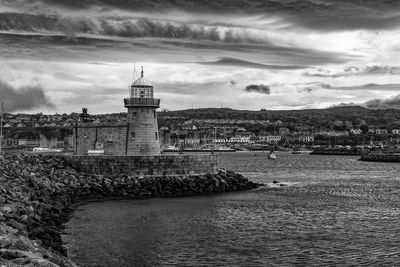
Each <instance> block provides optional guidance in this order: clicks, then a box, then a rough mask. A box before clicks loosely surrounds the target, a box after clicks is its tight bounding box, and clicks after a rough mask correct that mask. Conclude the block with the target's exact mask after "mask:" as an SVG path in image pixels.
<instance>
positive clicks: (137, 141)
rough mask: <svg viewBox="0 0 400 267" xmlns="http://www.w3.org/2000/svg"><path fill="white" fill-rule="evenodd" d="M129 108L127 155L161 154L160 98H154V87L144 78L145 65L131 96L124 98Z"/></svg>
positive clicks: (131, 91) (134, 83) (133, 85)
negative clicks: (158, 109)
mask: <svg viewBox="0 0 400 267" xmlns="http://www.w3.org/2000/svg"><path fill="white" fill-rule="evenodd" d="M124 105H125V107H126V108H127V109H128V114H127V116H128V118H127V121H128V125H127V138H126V155H130V156H157V155H160V142H159V133H158V123H157V111H156V110H157V108H159V107H160V99H158V98H154V88H153V85H151V83H150V82H148V81H147V80H146V79H145V78H144V72H143V67H142V71H141V74H140V78H139V79H137V80H135V81H134V82H133V83H132V85H131V86H130V88H129V98H125V99H124Z"/></svg>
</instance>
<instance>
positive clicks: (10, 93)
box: [0, 80, 54, 112]
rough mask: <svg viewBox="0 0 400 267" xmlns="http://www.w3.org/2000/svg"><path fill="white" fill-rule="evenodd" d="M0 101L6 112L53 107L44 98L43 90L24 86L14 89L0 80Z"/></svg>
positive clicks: (37, 87)
mask: <svg viewBox="0 0 400 267" xmlns="http://www.w3.org/2000/svg"><path fill="white" fill-rule="evenodd" d="M0 99H1V101H2V102H3V103H4V109H5V111H6V112H14V111H21V110H24V111H28V110H31V109H34V108H38V107H50V108H51V107H54V105H53V104H52V103H51V101H50V100H49V99H48V98H47V97H46V95H45V93H44V90H43V88H41V87H39V86H25V87H21V88H18V89H17V88H14V87H12V86H11V85H10V84H7V83H5V82H3V81H1V80H0Z"/></svg>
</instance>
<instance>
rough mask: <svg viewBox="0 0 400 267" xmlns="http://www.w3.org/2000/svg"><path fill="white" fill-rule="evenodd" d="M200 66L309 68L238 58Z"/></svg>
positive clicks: (226, 58)
mask: <svg viewBox="0 0 400 267" xmlns="http://www.w3.org/2000/svg"><path fill="white" fill-rule="evenodd" d="M198 63H200V64H206V65H222V66H236V67H245V68H256V69H272V70H296V69H305V68H309V66H296V65H269V64H261V63H256V62H251V61H246V60H241V59H236V58H230V57H223V58H220V59H218V60H216V61H212V62H198Z"/></svg>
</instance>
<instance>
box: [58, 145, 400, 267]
mask: <svg viewBox="0 0 400 267" xmlns="http://www.w3.org/2000/svg"><path fill="white" fill-rule="evenodd" d="M218 164H219V166H220V167H221V168H225V169H230V170H233V171H235V172H239V173H241V174H243V175H244V176H245V177H247V178H249V179H251V180H253V181H255V182H260V183H264V184H265V185H266V186H265V187H263V188H259V189H255V190H250V191H244V192H232V193H220V194H213V195H208V196H194V197H164V198H151V199H139V200H118V201H104V202H90V203H88V204H85V205H82V206H80V207H79V208H78V209H77V210H76V211H75V213H74V214H73V217H72V218H71V220H70V221H69V222H68V223H66V229H65V231H64V235H63V240H64V242H65V247H66V248H67V249H68V254H69V256H70V257H71V258H72V260H73V261H74V262H76V263H77V264H78V265H79V266H104V267H105V266H107V267H108V266H398V265H400V249H399V248H400V202H399V200H400V164H399V163H375V162H362V161H359V157H358V156H325V155H324V156H318V155H299V154H295V155H294V154H290V153H283V152H281V153H279V152H278V153H277V159H276V160H269V159H268V157H267V152H265V153H264V152H234V153H228V152H226V153H221V154H220V156H219V162H218ZM273 181H277V182H278V183H273Z"/></svg>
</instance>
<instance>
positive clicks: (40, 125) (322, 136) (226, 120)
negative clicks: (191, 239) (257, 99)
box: [2, 107, 400, 151]
mask: <svg viewBox="0 0 400 267" xmlns="http://www.w3.org/2000/svg"><path fill="white" fill-rule="evenodd" d="M89 113H90V111H89ZM79 119H80V115H79V113H71V114H65V113H64V114H52V115H46V114H42V113H38V114H22V113H18V114H11V113H5V114H4V120H3V136H4V138H3V143H2V146H3V148H5V149H26V150H31V149H33V148H34V147H53V148H62V149H63V150H65V151H70V150H71V149H72V146H73V138H72V129H73V127H74V125H75V123H76V122H78V121H79ZM89 119H90V120H91V121H92V122H93V123H94V124H96V123H103V122H124V121H126V113H123V112H122V113H113V114H96V115H90V116H89ZM158 123H159V131H160V143H161V147H162V148H163V149H165V150H166V149H213V148H215V147H226V148H230V149H235V150H257V149H261V148H265V147H267V146H271V145H276V146H279V147H280V148H281V149H293V148H296V147H297V148H298V147H307V148H317V147H328V146H329V147H339V148H341V147H346V148H350V147H351V148H352V147H367V148H370V147H371V146H392V147H396V146H398V145H399V143H400V111H399V110H370V109H365V108H362V107H336V108H330V109H322V110H297V111H296V110H291V111H269V110H260V111H243V110H234V109H229V108H222V109H216V108H215V109H189V110H182V111H162V112H158Z"/></svg>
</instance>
